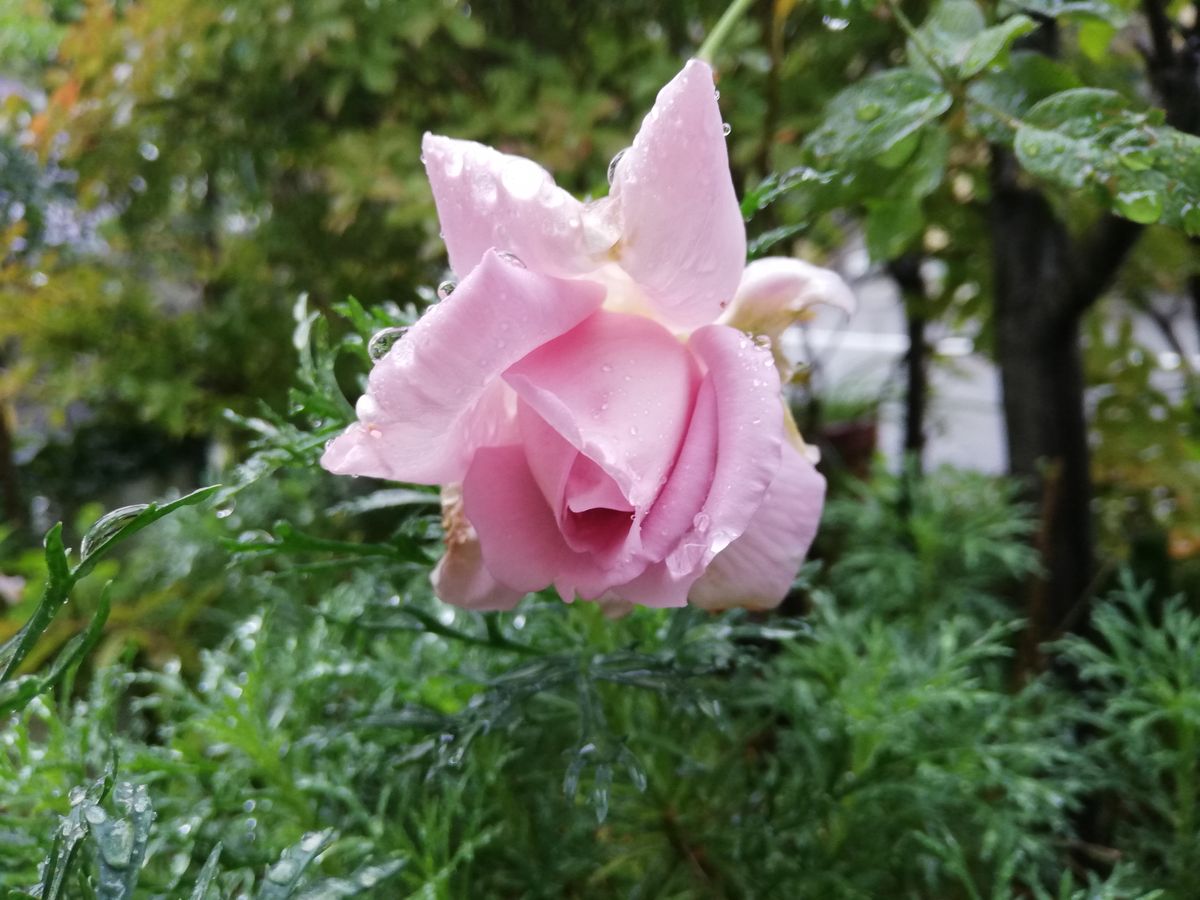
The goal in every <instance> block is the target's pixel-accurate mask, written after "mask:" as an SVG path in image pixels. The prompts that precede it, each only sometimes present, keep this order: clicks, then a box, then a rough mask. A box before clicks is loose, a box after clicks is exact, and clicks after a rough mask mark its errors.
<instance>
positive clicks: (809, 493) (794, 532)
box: [688, 444, 825, 610]
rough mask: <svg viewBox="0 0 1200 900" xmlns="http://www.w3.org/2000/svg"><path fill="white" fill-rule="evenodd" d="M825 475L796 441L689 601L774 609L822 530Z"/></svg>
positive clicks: (710, 605) (707, 606)
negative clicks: (735, 536)
mask: <svg viewBox="0 0 1200 900" xmlns="http://www.w3.org/2000/svg"><path fill="white" fill-rule="evenodd" d="M824 499H825V479H824V478H823V477H821V475H820V474H819V473H818V472H817V470H816V469H815V468H813V465H812V463H810V462H809V461H808V459H807V458H805V456H804V454H802V453H801V452H800V451H799V450H797V449H796V448H795V447H793V446H792V445H791V444H786V445H785V446H784V450H783V465H782V467H781V468H780V471H779V476H778V477H777V478H776V479H775V482H774V483H773V484H772V485H771V488H770V490H768V491H767V496H766V499H765V500H764V501H763V504H762V506H761V507H760V508H759V510H758V513H757V514H756V515H755V516H754V518H753V520H752V521H751V522H750V525H749V526H748V527H747V528H746V530H745V532H744V533H743V534H742V536H741V537H739V538H738V539H737V540H736V541H734V542H733V543H732V544H730V545H729V546H728V547H726V548H725V550H723V551H722V552H721V553H718V554H717V556H716V558H715V559H714V560H713V561H712V562H711V563H710V564H709V566H708V569H707V571H705V573H704V575H703V577H702V578H700V580H699V581H697V582H696V584H695V586H693V587H692V590H691V593H690V594H689V597H688V600H689V601H690V602H691V603H693V604H695V605H696V606H701V607H704V608H705V609H714V610H715V609H729V608H731V607H735V606H737V607H744V608H747V609H772V608H774V607H776V606H778V605H779V604H780V602H782V600H783V598H784V597H785V596H786V595H787V592H788V590H789V589H790V588H791V586H792V581H793V579H794V578H795V577H796V572H797V570H798V569H799V568H800V563H802V562H803V561H804V557H805V555H806V554H807V553H808V548H809V546H810V545H811V544H812V541H813V538H814V537H815V536H816V533H817V526H818V524H819V523H820V519H821V506H822V504H823V502H824Z"/></svg>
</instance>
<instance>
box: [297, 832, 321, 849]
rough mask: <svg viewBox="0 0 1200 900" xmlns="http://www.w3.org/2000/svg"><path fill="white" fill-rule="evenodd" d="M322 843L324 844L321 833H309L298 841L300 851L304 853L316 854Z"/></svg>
mask: <svg viewBox="0 0 1200 900" xmlns="http://www.w3.org/2000/svg"><path fill="white" fill-rule="evenodd" d="M323 843H325V834H324V833H323V832H320V831H310V832H309V833H308V834H306V835H304V837H302V838H301V839H300V849H301V850H303V851H304V852H305V853H316V852H317V850H319V849H320V847H321V844H323Z"/></svg>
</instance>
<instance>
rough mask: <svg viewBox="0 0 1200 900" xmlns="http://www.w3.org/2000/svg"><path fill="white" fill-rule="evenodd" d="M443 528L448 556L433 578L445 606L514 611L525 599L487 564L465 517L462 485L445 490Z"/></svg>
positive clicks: (454, 485)
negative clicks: (498, 579) (489, 568)
mask: <svg viewBox="0 0 1200 900" xmlns="http://www.w3.org/2000/svg"><path fill="white" fill-rule="evenodd" d="M442 527H443V529H444V530H445V533H446V552H445V553H444V554H443V555H442V558H441V559H440V560H438V564H437V565H436V566H435V567H434V569H433V571H432V572H431V573H430V575H429V580H430V581H431V582H433V592H434V593H435V594H436V595H437V597H438V599H439V600H441V601H442V602H443V603H450V604H453V605H454V606H461V607H463V608H464V609H479V610H489V609H512V608H513V607H514V606H516V605H517V604H518V603H520V602H521V598H522V597H523V596H525V595H524V594H523V593H521V592H520V591H514V590H512V589H510V588H506V587H504V586H503V585H502V584H500V583H499V582H498V581H496V579H495V578H493V577H492V573H491V572H489V571H488V570H487V567H486V566H485V565H484V564H483V553H482V551H481V550H480V547H479V536H478V535H477V534H476V533H475V529H474V528H472V527H471V523H470V522H468V521H467V517H466V515H465V514H464V513H463V502H462V485H460V484H450V485H446V486H445V487H444V488H442Z"/></svg>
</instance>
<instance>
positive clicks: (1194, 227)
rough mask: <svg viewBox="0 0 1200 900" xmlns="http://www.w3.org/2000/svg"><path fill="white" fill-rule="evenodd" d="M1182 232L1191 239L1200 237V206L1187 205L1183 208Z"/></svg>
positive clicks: (1194, 204) (1195, 204)
mask: <svg viewBox="0 0 1200 900" xmlns="http://www.w3.org/2000/svg"><path fill="white" fill-rule="evenodd" d="M1183 230H1184V231H1186V232H1187V233H1188V234H1190V235H1191V236H1192V237H1200V204H1197V203H1189V204H1188V205H1187V206H1185V207H1184V208H1183Z"/></svg>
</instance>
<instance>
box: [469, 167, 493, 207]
mask: <svg viewBox="0 0 1200 900" xmlns="http://www.w3.org/2000/svg"><path fill="white" fill-rule="evenodd" d="M473 177H474V180H473V182H472V184H471V189H472V190H473V191H474V193H475V200H476V202H477V203H479V205H480V206H491V205H492V204H493V203H495V202H496V197H497V193H498V192H497V190H496V179H494V178H492V176H491V175H489V174H488V173H487V172H485V171H483V170H482V169H481V170H479V171H477V172H476V173H475V174H474V176H473Z"/></svg>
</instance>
